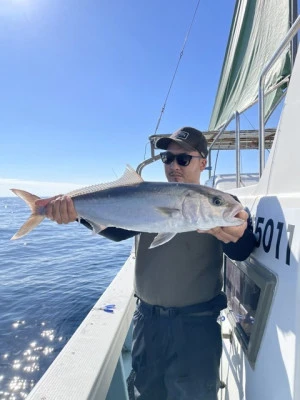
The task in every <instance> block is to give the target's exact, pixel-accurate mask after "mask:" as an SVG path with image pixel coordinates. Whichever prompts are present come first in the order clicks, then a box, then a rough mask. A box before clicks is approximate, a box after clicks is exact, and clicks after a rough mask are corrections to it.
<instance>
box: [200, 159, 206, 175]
mask: <svg viewBox="0 0 300 400" xmlns="http://www.w3.org/2000/svg"><path fill="white" fill-rule="evenodd" d="M206 164H207V159H206V158H201V159H200V170H201V172H202V171H203V170H204V169H205V167H206Z"/></svg>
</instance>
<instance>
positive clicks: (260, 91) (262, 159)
mask: <svg viewBox="0 0 300 400" xmlns="http://www.w3.org/2000/svg"><path fill="white" fill-rule="evenodd" d="M299 29H300V15H298V18H297V19H296V21H295V22H294V23H293V25H292V26H291V28H290V29H289V31H288V32H287V34H286V37H285V39H284V40H283V41H282V42H281V44H280V46H279V47H278V49H277V50H276V51H275V53H274V54H273V56H272V58H271V60H270V61H269V62H268V64H267V65H266V66H265V67H264V69H263V71H262V73H261V75H260V78H259V87H258V107H259V114H258V115H259V141H258V143H259V175H260V176H261V175H262V172H263V170H264V167H265V142H264V138H265V122H264V108H265V99H264V84H265V79H266V75H267V73H268V72H269V70H270V68H271V67H272V65H273V64H274V63H275V62H276V61H277V59H278V58H279V56H280V55H281V54H282V52H283V50H285V48H286V47H287V45H289V43H290V41H291V40H292V39H293V37H294V36H295V35H296V34H297V32H298V30H299Z"/></svg>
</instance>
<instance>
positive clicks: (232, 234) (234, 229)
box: [197, 210, 249, 243]
mask: <svg viewBox="0 0 300 400" xmlns="http://www.w3.org/2000/svg"><path fill="white" fill-rule="evenodd" d="M236 217H237V218H240V219H243V220H244V221H245V222H243V223H242V224H241V225H238V226H223V227H222V226H217V227H216V228H212V229H209V230H207V231H203V230H199V229H198V230H197V232H199V233H209V234H211V235H213V236H215V237H216V238H217V239H219V240H221V242H224V243H230V242H234V243H236V242H237V241H238V240H239V239H240V238H241V237H242V236H243V234H244V232H245V230H246V228H247V219H248V217H249V215H248V213H247V212H246V211H245V210H242V211H240V212H239V213H238V214H237V215H236Z"/></svg>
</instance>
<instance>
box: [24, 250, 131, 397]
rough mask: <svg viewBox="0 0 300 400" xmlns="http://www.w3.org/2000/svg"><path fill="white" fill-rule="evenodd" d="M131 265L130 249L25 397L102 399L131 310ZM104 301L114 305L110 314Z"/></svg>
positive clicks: (118, 355)
mask: <svg viewBox="0 0 300 400" xmlns="http://www.w3.org/2000/svg"><path fill="white" fill-rule="evenodd" d="M134 265H135V255H134V253H133V252H132V253H131V255H130V257H129V258H128V259H127V261H126V263H125V264H124V266H123V267H122V268H121V270H120V271H119V272H118V274H117V275H116V277H115V278H114V280H113V281H112V282H111V284H110V285H109V287H108V288H107V289H106V290H105V292H104V293H103V294H102V296H101V297H100V298H99V299H98V301H97V303H96V304H95V305H94V307H93V309H92V310H91V311H90V312H89V314H88V315H87V316H86V318H85V319H84V320H83V321H82V323H81V324H80V326H79V327H78V329H77V330H76V332H75V333H74V335H73V336H72V337H71V339H70V340H69V342H68V343H67V344H66V345H65V347H64V348H63V349H62V351H61V352H60V353H59V354H58V356H57V357H56V359H55V360H54V361H53V363H52V364H51V365H50V367H49V369H48V370H47V371H46V373H45V374H44V375H43V376H42V378H41V379H40V381H39V382H38V383H37V384H36V386H35V387H34V388H33V389H32V391H31V392H30V393H29V395H28V396H27V397H26V399H28V400H41V399H47V400H66V399H72V400H96V399H105V398H106V396H107V393H108V391H109V387H110V383H111V381H112V378H113V375H114V372H115V369H116V366H117V363H118V360H119V358H120V354H121V351H122V346H123V343H124V341H125V339H126V336H127V333H128V330H129V327H130V324H131V321H132V316H133V312H134V309H135V298H134V296H133V294H134V290H133V275H134ZM105 304H115V306H116V307H115V311H114V313H106V312H105V311H103V306H104V305H105ZM125 386H126V383H125ZM125 389H126V387H125ZM125 389H124V390H125ZM126 391H127V389H126ZM120 398H122V397H120V396H119V397H118V399H120ZM125 398H126V397H125Z"/></svg>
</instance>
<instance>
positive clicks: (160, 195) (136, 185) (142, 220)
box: [11, 166, 244, 248]
mask: <svg viewBox="0 0 300 400" xmlns="http://www.w3.org/2000/svg"><path fill="white" fill-rule="evenodd" d="M11 190H12V191H13V192H14V193H15V194H16V195H17V196H19V197H21V198H22V199H23V200H24V201H25V202H26V203H27V204H28V205H29V207H30V208H31V211H32V214H31V216H30V217H29V219H28V220H27V221H26V222H25V224H24V225H23V226H22V227H21V228H20V229H19V230H18V232H17V233H16V234H15V235H14V236H13V237H12V239H18V238H20V237H22V236H25V235H26V234H27V233H29V232H30V231H31V230H32V229H33V228H35V227H36V226H37V225H38V224H39V223H40V222H41V221H42V220H43V219H44V218H45V207H38V206H37V205H36V204H35V202H36V200H38V199H40V198H39V197H38V196H35V195H33V194H31V193H28V192H25V191H23V190H19V189H11ZM67 195H68V196H70V197H71V198H72V200H73V202H74V206H75V209H76V211H77V214H78V218H79V219H80V218H83V219H85V220H86V221H88V222H89V223H90V224H91V226H92V227H93V231H94V232H95V233H99V232H101V231H102V230H103V229H105V228H106V227H109V226H114V227H117V228H123V229H127V230H133V231H137V232H152V233H158V235H157V236H156V237H155V239H154V241H153V242H152V243H151V246H150V247H151V248H153V247H156V246H159V245H162V244H163V243H166V242H168V241H169V240H171V239H172V238H173V237H174V236H175V235H176V233H178V232H188V231H195V230H197V229H201V230H207V229H211V228H214V227H216V226H235V225H240V224H242V223H243V222H244V221H243V220H242V219H239V218H236V217H235V215H236V214H237V213H238V212H239V211H241V210H242V209H243V206H242V205H241V204H240V203H239V202H238V201H236V200H235V199H234V198H233V197H232V196H231V195H230V194H228V193H224V192H221V191H219V190H216V189H213V188H209V187H206V186H202V185H196V184H188V183H168V182H145V181H143V179H142V178H141V177H140V175H138V174H137V173H136V172H135V171H134V170H133V169H132V168H131V167H130V166H127V168H126V170H125V172H124V174H123V176H122V177H121V178H120V179H118V180H117V181H115V182H111V183H104V184H100V185H94V186H88V187H85V188H82V189H78V190H74V191H72V192H70V193H67Z"/></svg>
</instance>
